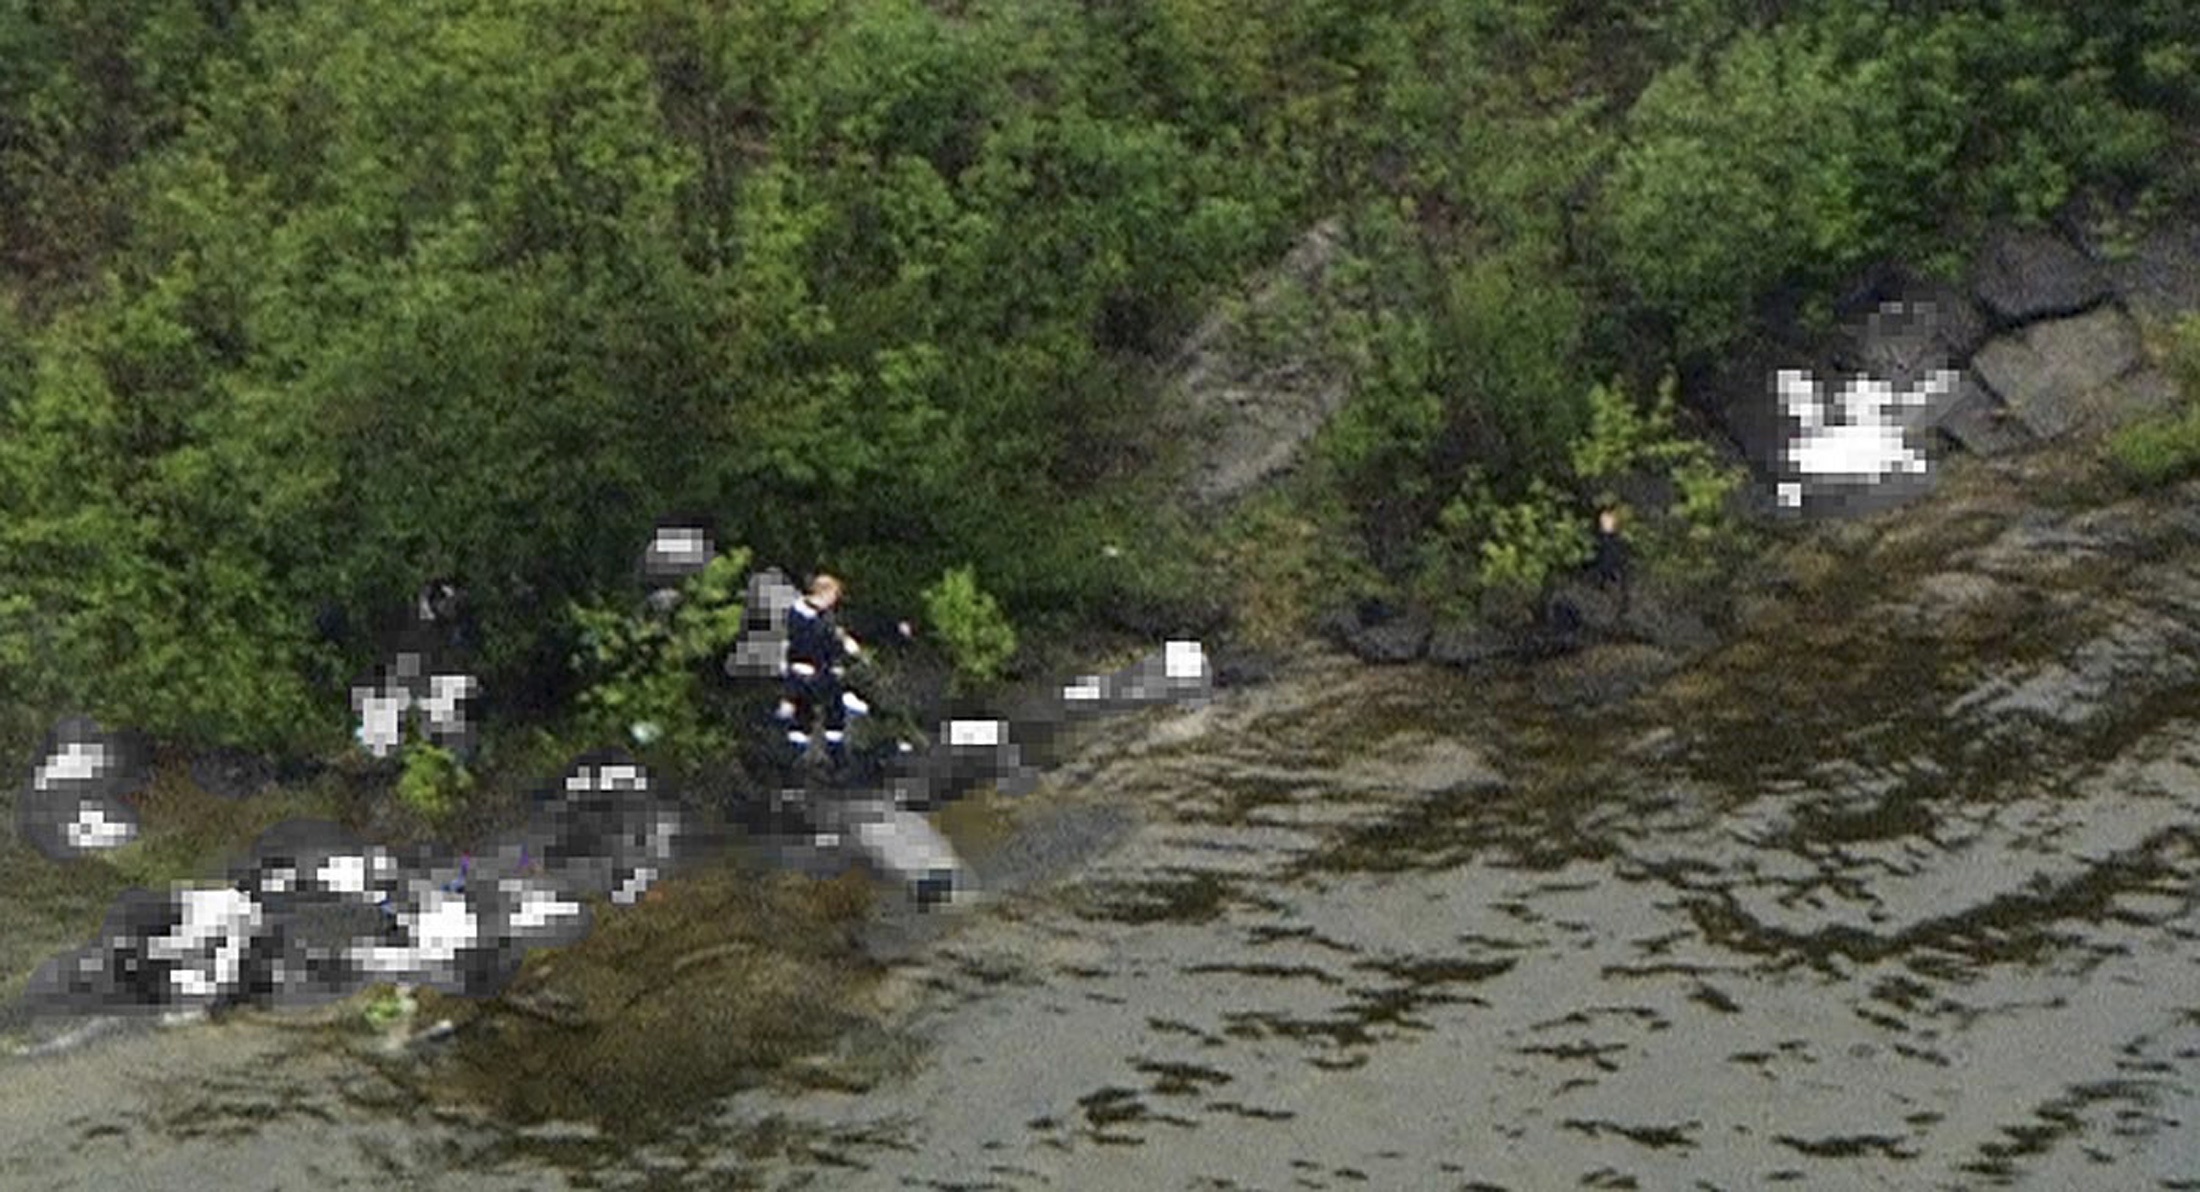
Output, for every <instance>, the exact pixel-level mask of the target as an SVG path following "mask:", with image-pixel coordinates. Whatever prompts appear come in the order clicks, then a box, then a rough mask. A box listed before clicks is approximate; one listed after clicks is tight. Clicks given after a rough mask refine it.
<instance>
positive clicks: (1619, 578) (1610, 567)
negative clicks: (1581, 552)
mask: <svg viewBox="0 0 2200 1192" xmlns="http://www.w3.org/2000/svg"><path fill="white" fill-rule="evenodd" d="M1632 561H1633V560H1632V551H1630V550H1629V548H1628V546H1627V540H1626V539H1625V538H1622V537H1621V536H1620V535H1618V534H1616V533H1615V534H1607V533H1605V532H1604V531H1603V530H1602V529H1599V530H1598V531H1597V549H1596V556H1595V557H1594V558H1592V559H1591V560H1590V561H1589V571H1590V573H1591V574H1593V575H1595V576H1596V578H1597V582H1599V583H1606V584H1617V583H1625V582H1626V581H1627V571H1628V566H1629V564H1630V563H1631V562H1632Z"/></svg>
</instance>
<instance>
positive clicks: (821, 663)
mask: <svg viewBox="0 0 2200 1192" xmlns="http://www.w3.org/2000/svg"><path fill="white" fill-rule="evenodd" d="M850 657H851V655H850V654H849V651H848V647H847V644H846V643H845V642H844V641H843V640H842V637H841V630H840V623H839V622H838V621H837V620H835V619H834V617H833V614H832V613H831V612H829V611H824V610H820V609H818V608H817V607H816V606H814V605H812V604H811V603H810V602H809V600H808V599H807V598H804V599H802V600H797V601H795V602H794V607H792V608H790V609H788V610H787V663H788V665H789V666H790V667H791V666H794V665H795V664H798V663H806V664H808V665H810V666H813V667H816V668H817V669H818V670H820V671H826V672H830V671H832V670H835V669H837V668H839V667H844V666H846V665H847V664H848V661H849V659H850Z"/></svg>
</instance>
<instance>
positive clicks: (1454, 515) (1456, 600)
mask: <svg viewBox="0 0 2200 1192" xmlns="http://www.w3.org/2000/svg"><path fill="white" fill-rule="evenodd" d="M1589 548H1590V539H1589V530H1588V527H1587V526H1586V525H1585V524H1584V523H1583V521H1582V518H1581V516H1580V514H1579V512H1578V511H1577V510H1576V509H1575V508H1573V505H1572V503H1571V502H1569V501H1567V500H1566V499H1565V497H1564V496H1563V494H1562V493H1561V492H1560V490H1559V489H1557V488H1556V487H1554V486H1553V485H1551V484H1549V483H1547V482H1546V481H1544V480H1542V479H1541V478H1537V479H1535V480H1533V481H1531V482H1530V483H1529V484H1528V486H1527V490H1526V492H1525V494H1524V495H1523V496H1522V497H1521V498H1520V499H1517V500H1511V501H1506V500H1502V499H1500V498H1499V497H1498V495H1497V494H1496V492H1495V490H1494V489H1493V488H1492V486H1491V484H1490V482H1489V480H1488V477H1487V475H1486V474H1485V473H1483V472H1482V471H1480V470H1479V469H1477V470H1474V471H1471V472H1470V473H1469V475H1468V479H1467V481H1466V483H1465V484H1464V485H1462V486H1461V489H1460V491H1459V494H1458V495H1457V496H1455V497H1454V498H1453V499H1452V500H1451V501H1450V502H1448V503H1447V504H1446V505H1445V506H1444V508H1443V511H1442V512H1441V513H1440V514H1438V516H1437V527H1436V531H1435V533H1434V534H1433V535H1431V536H1430V537H1429V539H1427V540H1426V541H1425V542H1424V543H1423V546H1422V550H1421V556H1420V564H1421V565H1420V571H1419V582H1418V584H1417V587H1418V588H1419V590H1420V593H1421V595H1422V597H1423V598H1424V599H1425V600H1427V601H1428V602H1429V603H1430V604H1431V605H1432V606H1433V607H1434V608H1435V609H1436V610H1437V611H1438V612H1439V613H1441V614H1443V615H1445V616H1448V617H1467V616H1472V615H1475V614H1476V613H1485V614H1487V613H1492V612H1493V611H1496V610H1500V609H1502V610H1510V611H1517V610H1520V609H1522V608H1525V607H1527V606H1529V605H1531V604H1532V602H1533V599H1534V597H1535V596H1536V595H1537V594H1538V593H1540V592H1542V591H1543V589H1544V588H1545V586H1546V585H1548V584H1549V583H1550V582H1551V580H1553V579H1554V578H1556V577H1558V576H1560V575H1563V574H1565V573H1566V572H1568V571H1571V570H1573V569H1574V568H1577V567H1579V566H1581V565H1582V564H1583V563H1585V562H1587V561H1588V559H1589Z"/></svg>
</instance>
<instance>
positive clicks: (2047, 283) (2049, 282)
mask: <svg viewBox="0 0 2200 1192" xmlns="http://www.w3.org/2000/svg"><path fill="white" fill-rule="evenodd" d="M1971 288H1972V291H1973V292H1974V293H1975V294H1977V296H1978V300H1979V301H1980V302H1981V303H1983V304H1984V305H1985V307H1986V309H1987V311H1988V312H1989V313H1990V314H1992V315H1993V316H1994V319H1995V320H1996V321H1997V322H1999V323H2001V324H2004V325H2016V324H2021V323H2029V322H2032V321H2034V320H2038V319H2046V318H2054V317H2056V316H2059V315H2072V314H2078V313H2080V312H2083V311H2087V310H2091V309H2092V308H2094V307H2096V306H2099V305H2100V304H2101V303H2103V302H2106V301H2107V300H2108V299H2109V297H2110V295H2111V294H2113V293H2114V290H2113V289H2112V288H2111V287H2110V285H2109V283H2108V276H2107V274H2106V273H2105V272H2104V271H2103V270H2102V269H2101V267H2100V265H2099V264H2098V263H2096V262H2095V261H2093V260H2092V259H2091V258H2089V257H2087V256H2086V254H2085V253H2083V252H2081V251H2079V249H2078V247H2077V246H2076V245H2074V244H2072V243H2070V242H2069V241H2068V240H2065V239H2063V238H2062V237H2060V236H2057V235H2055V234H2053V233H2051V232H2046V231H2039V230H2032V229H2009V230H2005V231H2002V232H2000V233H1997V234H1996V235H1995V236H1994V237H1993V238H1992V239H1990V240H1989V241H1988V242H1987V244H1986V247H1985V250H1984V251H1983V252H1982V253H1980V254H1979V259H1978V263H1977V265H1976V267H1975V268H1974V269H1973V271H1972V282H1971Z"/></svg>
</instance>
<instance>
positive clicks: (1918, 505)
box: [1316, 225, 2200, 703]
mask: <svg viewBox="0 0 2200 1192" xmlns="http://www.w3.org/2000/svg"><path fill="white" fill-rule="evenodd" d="M1894 303H1900V304H1903V305H1904V306H1905V307H1906V308H1907V310H1908V311H1909V312H1910V316H1911V317H1907V318H1902V319H1889V318H1884V317H1880V318H1875V317H1872V316H1873V315H1874V314H1876V313H1878V312H1881V311H1882V310H1884V309H1885V307H1886V305H1887V304H1894ZM2193 311H2200V225H2175V226H2167V227H2161V228H2157V229H2154V230H2152V231H2150V232H2148V233H2146V234H2144V235H2142V236H2141V237H2139V238H2138V240H2137V241H2136V243H2135V244H2133V245H2130V246H2128V250H2127V251H2126V252H2124V253H2121V254H2117V253H2111V252H2110V251H2108V250H2107V249H2106V248H2105V247H2104V246H2103V245H2102V244H2101V243H2100V242H2099V241H2098V239H2097V238H2092V237H2088V236H2087V235H2085V234H2084V233H2083V232H2082V231H2081V230H2071V231H2053V230H2015V229H2010V230H2004V231H2002V232H2000V233H1998V234H1996V235H1995V236H1994V237H1993V238H1992V239H1991V240H1989V242H1988V243H1987V244H1986V246H1985V248H1984V250H1983V251H1982V252H1981V253H1980V254H1979V256H1978V259H1977V260H1976V262H1975V263H1974V265H1973V267H1972V270H1971V272H1970V277H1969V280H1968V282H1967V284H1965V285H1963V286H1952V285H1949V284H1946V283H1943V282H1938V281H1934V280H1931V279H1928V278H1923V277H1920V276H1918V275H1916V274H1914V273H1911V272H1908V271H1906V270H1902V269H1899V268H1891V267H1890V268H1884V269H1880V270H1876V271H1874V272H1873V273H1872V275H1871V276H1869V277H1868V278H1867V279H1866V280H1865V281H1864V282H1863V283H1862V284H1860V285H1859V287H1858V288H1857V289H1856V290H1855V292H1854V293H1853V294H1852V295H1851V296H1850V297H1849V299H1848V300H1847V301H1845V302H1844V304H1843V306H1842V309H1841V310H1840V312H1839V313H1840V314H1841V315H1842V316H1843V317H1844V318H1845V319H1846V322H1845V323H1844V324H1843V326H1842V327H1841V328H1840V329H1839V330H1837V331H1835V332H1833V333H1831V334H1829V335H1826V336H1823V337H1819V338H1816V339H1813V338H1810V337H1807V336H1804V335H1801V334H1800V333H1791V334H1788V335H1785V336H1782V337H1775V338H1771V339H1768V340H1766V341H1765V342H1762V343H1759V344H1757V345H1755V346H1753V347H1752V348H1750V349H1748V350H1746V351H1744V352H1743V353H1740V354H1739V355H1738V356H1737V357H1736V358H1735V360H1733V361H1732V362H1731V363H1730V364H1729V365H1728V366H1727V367H1724V368H1722V369H1721V370H1720V371H1719V372H1718V373H1717V374H1716V375H1713V376H1710V377H1705V378H1699V379H1698V380H1697V382H1696V384H1695V385H1694V386H1692V388H1691V391H1690V392H1691V399H1692V401H1693V402H1694V404H1696V405H1698V406H1699V407H1700V408H1702V409H1704V410H1705V411H1706V412H1707V413H1709V414H1710V415H1711V416H1712V417H1713V418H1714V420H1715V421H1716V422H1717V424H1718V425H1719V426H1720V427H1722V428H1723V429H1724V430H1725V431H1726V433H1727V435H1728V436H1729V437H1730V438H1731V440H1732V442H1731V444H1730V446H1731V448H1732V453H1731V454H1732V457H1733V458H1735V459H1737V460H1738V461H1739V462H1742V463H1745V464H1747V465H1748V466H1750V468H1751V469H1752V471H1753V472H1754V473H1756V474H1757V475H1758V476H1760V477H1763V476H1765V475H1768V474H1771V473H1772V472H1774V471H1775V469H1776V463H1777V460H1778V458H1779V453H1780V450H1781V448H1782V447H1783V446H1784V444H1785V442H1786V436H1787V434H1788V433H1789V431H1788V428H1787V426H1786V425H1785V423H1784V420H1783V419H1782V417H1781V416H1780V414H1779V413H1778V407H1777V404H1776V403H1775V402H1774V401H1773V400H1772V396H1771V393H1770V391H1769V385H1770V378H1771V377H1772V375H1773V373H1774V372H1775V370H1777V369H1780V368H1794V367H1803V368H1806V369H1809V370H1810V371H1812V372H1813V374H1814V375H1815V376H1818V377H1820V378H1827V377H1834V376H1846V375H1849V374H1853V373H1855V372H1859V371H1869V372H1870V373H1871V374H1872V375H1874V376H1876V377H1879V378H1882V379H1886V380H1890V381H1892V382H1893V383H1895V384H1896V385H1897V386H1906V385H1914V384H1915V383H1917V382H1918V381H1919V380H1920V379H1922V378H1923V377H1924V376H1926V375H1928V374H1929V373H1931V372H1932V371H1934V370H1936V369H1940V368H1953V369H1956V370H1958V371H1959V373H1960V375H1961V383H1960V386H1959V388H1958V390H1957V391H1956V392H1955V393H1954V394H1953V395H1952V396H1951V398H1950V399H1949V400H1947V401H1944V402H1941V403H1938V405H1937V406H1936V407H1935V408H1931V409H1929V410H1927V411H1926V412H1925V414H1924V415H1923V416H1922V418H1920V419H1919V420H1917V421H1914V422H1913V423H1912V424H1911V426H1912V429H1913V430H1915V431H1920V432H1930V436H1931V440H1932V447H1931V449H1930V451H1929V456H1930V457H1931V458H1934V459H1935V461H1936V467H1935V472H1936V473H1938V474H1937V475H1935V476H1934V477H1933V478H1932V479H1931V481H1930V482H1928V483H1927V484H1925V485H1923V486H1910V487H1906V488H1905V490H1904V491H1902V492H1900V493H1898V494H1897V493H1892V492H1891V490H1892V489H1894V488H1895V487H1896V486H1894V485H1891V484H1890V485H1889V486H1887V487H1888V488H1889V489H1890V496H1889V499H1887V500H1884V501H1881V502H1879V508H1878V510H1876V511H1872V512H1871V513H1870V515H1868V516H1862V517H1854V516H1852V517H1850V518H1848V519H1847V520H1846V521H1845V523H1844V524H1843V525H1840V526H1835V527H1811V528H1812V529H1815V528H1827V529H1829V530H1830V532H1831V534H1832V535H1833V537H1831V538H1826V539H1824V540H1823V541H1845V542H1847V543H1849V545H1850V546H1851V547H1855V546H1858V545H1861V544H1862V543H1864V542H1867V541H1869V540H1870V539H1873V538H1876V537H1879V536H1880V535H1883V534H1891V533H1896V532H1901V531H1902V527H1904V526H1905V525H1908V524H1910V523H1914V522H1918V521H1920V520H1930V519H1931V518H1932V516H1933V514H1932V513H1931V512H1930V511H1931V510H1932V509H1933V508H1934V507H1935V506H1936V505H1942V504H1945V502H1941V501H1936V500H1934V499H1932V497H1934V496H1938V495H1939V494H1940V492H1941V490H1944V489H1949V488H1951V487H1953V488H1957V489H1960V490H1962V491H1965V492H1970V493H1974V494H1975V493H1976V492H1978V491H1980V490H1981V486H1982V485H1984V486H1989V487H1991V486H1993V485H1996V484H2004V485H2006V484H2010V483H2015V484H2025V483H2038V482H2040V481H2041V480H2042V478H2049V477H2051V478H2054V479H2055V480H2056V481H2057V482H2058V483H2061V484H2062V485H2063V486H2064V487H2065V488H2068V487H2069V486H2070V485H2071V483H2073V482H2074V481H2075V480H2076V478H2077V477H2078V475H2079V474H2081V473H2082V472H2083V471H2084V469H2085V468H2086V466H2087V465H2088V463H2089V462H2090V461H2091V458H2092V452H2093V448H2094V444H2096V443H2097V442H2098V439H2099V436H2101V435H2102V434H2104V433H2106V432H2108V431H2111V430H2113V429H2115V428H2117V427H2119V426H2123V425H2126V424H2128V423H2130V422H2132V421H2134V420H2136V419H2140V418H2143V417H2146V416H2148V415H2150V414H2155V413H2158V412H2161V411H2164V410H2167V409H2170V408H2172V407H2173V406H2174V405H2175V404H2176V403H2177V402H2178V401H2179V400H2180V396H2181V395H2180V394H2179V392H2178V390H2177V386H2176V385H2175V384H2174V382H2173V381H2172V380H2171V378H2170V377H2169V376H2167V375H2166V374H2165V373H2164V372H2163V371H2162V370H2161V369H2160V368H2159V367H2158V366H2157V365H2156V363H2155V362H2154V361H2152V360H2151V359H2150V358H2149V356H2148V353H2147V350H2146V335H2147V332H2148V330H2149V329H2150V328H2152V327H2157V326H2160V325H2163V324H2166V323H2167V322H2169V321H2171V320H2174V319H2177V318H2180V317H2182V316H2184V315H2186V314H2188V313H2190V312H2193ZM1760 487H1762V486H1760ZM1752 506H1753V509H1754V510H1755V512H1756V514H1757V515H1758V517H1759V518H1760V520H1761V521H1770V520H1773V518H1774V515H1773V514H1772V513H1771V511H1770V510H1769V502H1766V501H1762V500H1759V501H1756V502H1753V503H1752ZM2012 515H2014V510H2013V509H2012ZM1844 536H1845V537H1844ZM1781 537H1784V538H1787V539H1790V540H1789V541H1787V542H1784V543H1781V542H1776V543H1775V545H1774V547H1773V550H1772V555H1773V556H1775V557H1773V558H1768V559H1762V560H1755V561H1753V562H1752V563H1751V564H1749V565H1747V566H1745V567H1744V568H1743V574H1742V575H1740V576H1738V577H1735V581H1734V582H1733V583H1731V584H1729V585H1727V586H1725V587H1724V589H1723V590H1710V589H1704V590H1694V591H1682V590H1678V589H1674V588H1660V587H1659V586H1657V585H1656V584H1654V583H1641V582H1640V581H1638V589H1637V590H1636V591H1635V592H1634V593H1633V594H1632V599H1631V600H1630V601H1629V606H1628V607H1627V608H1626V609H1625V610H1624V614H1623V611H1622V609H1621V608H1620V605H1619V602H1618V600H1617V599H1616V598H1615V597H1614V596H1613V595H1611V594H1609V593H1607V592H1604V591H1602V590H1600V589H1598V588H1597V587H1595V586H1594V585H1592V584H1590V583H1587V582H1585V581H1582V580H1569V581H1566V582H1562V583H1560V584H1559V585H1557V586H1556V588H1555V589H1554V590H1553V591H1552V592H1551V593H1550V594H1549V597H1548V600H1547V605H1546V607H1559V608H1564V609H1566V610H1567V613H1568V615H1567V616H1566V617H1565V621H1567V622H1569V624H1566V625H1565V626H1563V627H1560V626H1554V625H1552V624H1550V623H1548V622H1544V623H1537V624H1530V625H1523V626H1518V627H1512V628H1499V627H1492V626H1487V625H1477V624H1447V623H1444V622H1443V621H1441V620H1440V619H1439V618H1437V617H1435V616H1434V615H1432V614H1431V613H1430V612H1429V611H1428V610H1426V609H1422V608H1417V607H1413V606H1411V605H1402V604H1385V603H1383V602H1377V601H1366V602H1362V603H1360V604H1358V605H1354V606H1349V607H1338V608H1334V609H1331V610H1329V611H1328V612H1327V613H1326V614H1324V615H1323V616H1322V617H1321V618H1320V620H1319V622H1318V624H1317V626H1316V630H1317V632H1318V634H1319V636H1320V638H1321V639H1322V641H1323V642H1324V643H1326V644H1328V645H1331V646H1333V647H1336V648H1341V649H1343V650H1345V651H1347V652H1349V653H1351V654H1353V655H1355V656H1357V657H1358V658H1360V659H1362V660H1363V661H1366V662H1369V663H1373V664H1379V665H1397V664H1402V663H1410V662H1417V661H1427V662H1431V663H1437V664H1441V665H1445V666H1449V667H1455V668H1460V669H1465V670H1469V671H1479V670H1486V669H1490V668H1500V669H1509V668H1518V667H1521V666H1524V665H1530V664H1536V663H1548V664H1550V665H1547V666H1543V667H1540V668H1539V669H1540V670H1542V671H1545V672H1548V673H1549V674H1551V675H1552V676H1554V678H1553V679H1552V680H1551V681H1550V682H1549V683H1548V684H1547V685H1548V686H1549V688H1550V689H1551V691H1552V694H1553V698H1554V699H1556V700H1559V701H1561V702H1587V703H1599V702H1605V701H1609V700H1612V699H1619V698H1625V697H1626V696H1627V695H1629V694H1631V693H1632V692H1634V691H1636V690H1639V689H1641V688H1642V687H1643V686H1644V685H1646V684H1648V683H1650V682H1653V681H1655V680H1656V679H1659V678H1662V677H1664V676H1666V675H1669V674H1671V673H1673V672H1675V671H1677V670H1679V669H1681V668H1682V667H1684V666H1685V665H1687V663H1688V662H1689V661H1690V660H1691V659H1693V658H1696V657H1700V656H1701V655H1702V654H1704V653H1705V652H1707V651H1709V650H1711V649H1713V648H1716V647H1717V646H1718V645H1720V644H1722V643H1723V642H1725V641H1726V640H1728V639H1729V638H1730V637H1731V636H1732V632H1733V630H1734V628H1735V627H1736V626H1737V625H1738V624H1739V621H1740V618H1741V617H1742V616H1743V615H1744V613H1745V612H1746V610H1747V609H1749V608H1751V607H1755V606H1761V605H1762V604H1763V603H1764V602H1765V601H1767V600H1769V599H1776V598H1777V597H1778V596H1779V595H1781V594H1782V593H1785V592H1792V591H1794V590H1795V589H1796V588H1797V586H1798V583H1799V582H1800V581H1799V580H1798V577H1797V575H1796V574H1795V571H1796V567H1795V565H1794V564H1792V563H1790V562H1788V561H1786V559H1785V558H1784V557H1782V556H1788V555H1794V554H1796V552H1798V551H1799V552H1801V554H1800V556H1798V557H1806V558H1808V557H1818V556H1820V555H1822V553H1823V551H1824V550H1825V549H1826V548H1825V547H1824V545H1823V543H1822V542H1820V543H1819V544H1814V542H1813V539H1814V536H1813V534H1812V533H1810V532H1809V529H1806V530H1805V532H1804V533H1803V534H1801V535H1800V536H1796V535H1783V536H1781ZM1555 676H1570V678H1567V679H1560V678H1557V677H1555Z"/></svg>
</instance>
